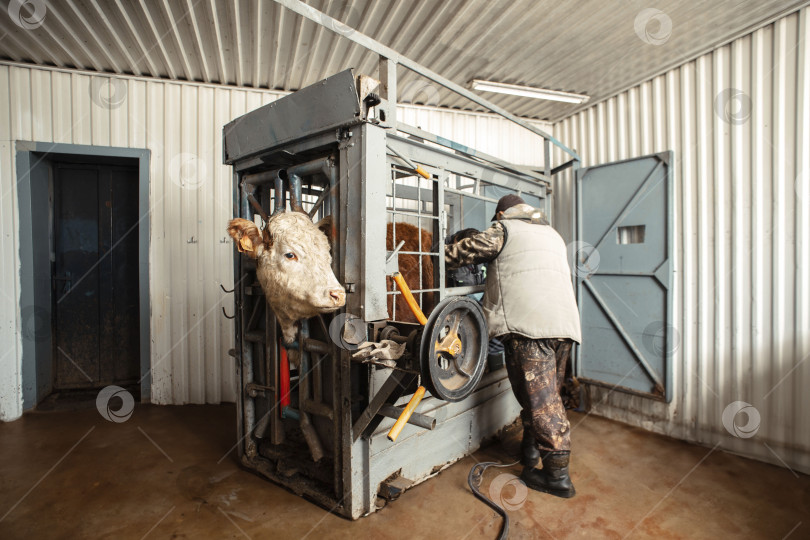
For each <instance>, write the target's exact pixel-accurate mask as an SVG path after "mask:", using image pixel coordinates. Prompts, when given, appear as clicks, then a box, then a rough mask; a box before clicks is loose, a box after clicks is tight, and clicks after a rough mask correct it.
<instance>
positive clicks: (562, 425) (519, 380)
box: [501, 334, 572, 452]
mask: <svg viewBox="0 0 810 540" xmlns="http://www.w3.org/2000/svg"><path fill="white" fill-rule="evenodd" d="M501 340H502V341H503V342H504V345H506V371H507V373H508V374H509V381H510V382H511V383H512V390H513V391H514V393H515V397H516V398H517V400H518V403H520V406H521V407H522V408H523V410H522V411H521V413H520V416H521V418H522V420H523V426H524V427H525V428H528V429H529V430H530V432H531V433H532V434H533V435H534V439H535V442H536V444H537V447H538V448H539V449H540V451H541V452H559V451H563V450H566V451H570V450H571V426H570V425H569V423H568V416H566V414H565V407H563V403H562V399H561V398H560V387H561V386H562V383H563V380H564V378H565V365H566V363H567V362H568V357H569V356H570V355H571V345H572V341H571V340H569V339H566V340H559V339H529V338H526V337H523V336H519V335H515V334H509V335H507V336H505V337H503V338H501Z"/></svg>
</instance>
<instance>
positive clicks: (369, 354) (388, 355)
mask: <svg viewBox="0 0 810 540" xmlns="http://www.w3.org/2000/svg"><path fill="white" fill-rule="evenodd" d="M403 354H405V344H404V343H397V342H396V341H391V340H390V339H384V340H382V341H380V342H379V343H374V342H371V341H364V342H363V343H361V344H360V345H359V346H358V347H357V351H356V352H355V353H354V354H353V355H352V358H357V359H358V360H362V361H363V362H373V363H376V364H383V365H384V366H387V367H394V366H396V365H397V362H396V361H397V360H398V359H399V358H400V357H401V356H402V355H403Z"/></svg>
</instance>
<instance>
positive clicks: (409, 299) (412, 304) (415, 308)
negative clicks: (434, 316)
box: [393, 272, 427, 326]
mask: <svg viewBox="0 0 810 540" xmlns="http://www.w3.org/2000/svg"><path fill="white" fill-rule="evenodd" d="M393 277H394V281H396V282H397V287H399V290H400V292H401V293H402V296H403V297H404V298H405V302H406V303H407V304H408V307H409V308H411V311H412V312H413V314H414V315H415V316H416V320H417V321H419V324H421V325H422V326H425V324H427V317H425V314H424V313H422V310H421V309H420V308H419V304H417V303H416V299H415V298H414V297H413V294H411V289H410V288H408V284H407V283H405V278H404V277H402V274H400V273H399V272H397V273H396V274H394V276H393Z"/></svg>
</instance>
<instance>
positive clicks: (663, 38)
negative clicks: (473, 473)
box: [0, 0, 807, 121]
mask: <svg viewBox="0 0 810 540" xmlns="http://www.w3.org/2000/svg"><path fill="white" fill-rule="evenodd" d="M2 3H3V6H4V9H3V14H1V15H0V36H2V37H0V57H2V58H5V59H9V60H14V61H20V62H34V63H39V64H49V65H55V66H60V67H74V68H80V69H89V70H95V71H102V72H112V73H130V74H135V75H144V76H153V77H161V78H169V79H183V80H191V81H203V82H209V83H223V84H231V85H238V86H248V87H257V88H274V89H279V90H295V89H298V88H301V87H303V86H306V85H308V84H311V83H313V82H316V81H318V80H319V79H322V78H324V77H325V76H327V75H330V74H333V73H335V72H337V71H340V70H342V69H345V68H347V67H355V68H358V70H359V71H361V72H364V73H369V74H371V73H374V71H375V69H376V58H375V56H374V55H373V54H372V53H370V52H368V51H367V50H365V49H363V48H362V47H360V46H358V45H355V44H354V43H352V42H351V41H349V40H347V39H345V38H343V37H341V36H340V34H338V33H335V32H332V31H330V30H327V29H326V28H323V27H322V26H319V25H317V24H315V23H313V22H311V21H305V20H304V19H303V18H302V17H300V16H298V15H296V14H294V13H293V12H291V11H289V10H286V9H284V8H282V7H281V6H279V5H277V4H276V3H275V2H273V1H272V0H232V1H218V0H137V1H136V0H129V1H124V0H64V1H63V2H58V3H56V2H50V3H46V2H45V0H27V2H26V3H25V5H24V6H22V8H21V9H22V19H20V17H19V15H18V13H19V11H20V7H19V6H20V4H21V2H20V1H19V0H14V1H11V2H9V0H3V2H2ZM307 3H308V4H310V5H311V6H313V7H315V8H316V9H319V10H321V11H323V12H325V13H326V14H328V15H330V16H332V17H334V18H336V19H338V20H340V21H343V22H344V23H346V25H347V27H340V28H338V30H340V31H341V32H351V31H352V29H356V30H358V31H360V32H362V33H364V34H367V35H369V36H371V37H372V38H374V39H376V40H378V41H380V42H382V43H383V44H385V45H388V46H389V47H391V48H393V49H394V50H396V51H398V52H400V53H401V54H403V55H405V56H407V57H409V58H412V59H414V60H416V61H418V62H420V63H421V64H423V65H425V66H427V67H429V68H430V69H432V70H434V71H436V72H438V73H440V74H442V75H443V76H445V77H447V78H449V79H451V80H453V81H454V82H456V83H458V84H462V85H466V84H467V83H468V82H469V81H470V80H472V79H474V78H478V79H487V80H494V81H500V82H507V83H514V84H527V85H531V86H538V87H543V88H551V89H555V90H565V91H572V92H578V93H584V94H587V95H589V96H591V103H593V102H594V101H597V100H600V99H602V98H605V97H609V96H611V95H613V94H615V93H617V92H619V91H621V90H623V89H624V88H626V87H628V86H630V85H631V84H634V83H637V82H640V81H642V80H645V79H647V78H649V77H651V76H653V75H655V74H657V73H659V72H661V71H662V70H664V69H665V68H668V67H672V66H674V65H677V64H680V63H682V62H683V61H685V60H687V59H689V58H691V57H692V56H694V55H695V54H697V53H699V52H702V51H705V50H707V49H708V48H710V47H712V46H714V45H716V44H719V43H721V42H723V41H725V40H727V39H729V38H730V37H732V36H735V35H737V34H739V33H740V32H741V31H743V30H745V29H747V28H751V27H752V26H755V25H757V24H759V23H761V22H762V21H766V20H769V19H771V18H772V17H774V16H777V15H780V14H784V13H787V12H789V11H791V10H793V9H796V8H797V7H798V6H800V5H803V4H806V3H807V2H806V1H800V2H797V1H784V0H783V1H776V0H742V1H740V0H731V1H715V2H695V1H691V2H684V1H680V2H678V1H665V2H656V3H655V8H654V9H653V10H652V11H650V9H651V8H650V7H649V5H648V3H646V2H637V1H624V2H613V1H611V2H604V1H577V2H560V1H559V0H555V1H551V0H509V1H506V0H307ZM656 10H657V11H656ZM6 15H7V16H6ZM399 76H400V81H399V89H400V96H399V97H400V101H402V102H405V103H422V104H425V103H427V104H431V105H438V106H443V107H452V108H462V109H471V110H480V108H479V107H478V106H477V105H475V104H473V103H471V102H469V101H467V100H466V99H465V98H462V97H459V96H456V95H454V94H452V93H450V92H448V91H446V90H444V89H442V88H440V87H438V86H436V85H435V84H433V83H429V82H428V81H426V80H425V79H420V78H418V77H416V76H415V75H414V74H413V73H411V72H408V71H407V70H404V69H403V70H402V71H400V73H399ZM482 95H483V96H484V97H486V98H487V99H490V100H491V101H493V102H494V103H495V104H497V105H499V106H501V107H504V108H506V109H507V110H509V111H510V112H512V113H514V114H517V115H520V116H526V117H531V118H540V119H547V120H551V121H554V120H558V119H561V118H563V117H565V116H568V115H570V114H571V113H572V112H574V111H575V110H576V109H577V108H579V106H577V105H571V104H562V103H555V102H549V101H540V100H534V99H530V98H522V97H512V96H505V95H500V94H491V93H483V94H482Z"/></svg>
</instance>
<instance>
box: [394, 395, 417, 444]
mask: <svg viewBox="0 0 810 540" xmlns="http://www.w3.org/2000/svg"><path fill="white" fill-rule="evenodd" d="M423 397H425V387H424V386H420V387H419V388H417V389H416V392H414V393H413V396H411V400H410V401H409V402H408V405H406V406H405V409H403V411H402V414H400V415H399V418H397V421H396V422H395V423H394V425H393V427H392V428H391V430H390V431H389V432H388V440H389V441H391V442H394V441H396V440H397V437H399V432H400V431H402V428H404V427H405V424H407V423H408V418H410V417H411V415H412V414H413V411H414V409H416V406H417V405H419V402H420V401H422V398H423Z"/></svg>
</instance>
